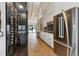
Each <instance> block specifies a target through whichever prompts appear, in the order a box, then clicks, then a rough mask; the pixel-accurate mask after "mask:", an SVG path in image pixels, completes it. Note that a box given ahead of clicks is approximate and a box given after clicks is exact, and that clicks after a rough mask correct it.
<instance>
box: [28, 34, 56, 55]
mask: <svg viewBox="0 0 79 59" xmlns="http://www.w3.org/2000/svg"><path fill="white" fill-rule="evenodd" d="M28 55H29V56H56V54H55V53H54V51H53V49H52V48H50V47H49V46H48V45H46V44H45V43H44V42H43V41H42V40H41V39H40V38H37V37H36V33H29V37H28Z"/></svg>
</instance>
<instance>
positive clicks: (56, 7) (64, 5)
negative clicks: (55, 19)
mask: <svg viewBox="0 0 79 59" xmlns="http://www.w3.org/2000/svg"><path fill="white" fill-rule="evenodd" d="M73 7H79V2H54V3H53V5H52V8H53V12H54V13H53V15H56V14H58V13H60V12H62V10H68V9H70V8H73Z"/></svg>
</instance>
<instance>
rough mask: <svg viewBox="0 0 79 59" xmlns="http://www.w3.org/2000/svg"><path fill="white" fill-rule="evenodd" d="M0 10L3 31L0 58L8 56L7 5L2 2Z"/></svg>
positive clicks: (0, 40)
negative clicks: (6, 34) (6, 33)
mask: <svg viewBox="0 0 79 59" xmlns="http://www.w3.org/2000/svg"><path fill="white" fill-rule="evenodd" d="M0 10H1V20H2V23H1V25H2V26H1V31H3V37H0V56H5V55H6V39H5V37H6V36H5V23H6V22H5V3H4V2H0Z"/></svg>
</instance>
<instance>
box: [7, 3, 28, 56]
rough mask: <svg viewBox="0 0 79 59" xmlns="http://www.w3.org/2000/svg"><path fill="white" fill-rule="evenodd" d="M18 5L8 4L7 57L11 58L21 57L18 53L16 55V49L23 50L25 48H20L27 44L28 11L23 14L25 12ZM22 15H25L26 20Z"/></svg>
mask: <svg viewBox="0 0 79 59" xmlns="http://www.w3.org/2000/svg"><path fill="white" fill-rule="evenodd" d="M17 4H18V3H6V41H7V42H6V46H7V48H6V55H11V56H13V55H16V54H18V55H19V53H18V52H17V53H16V49H17V50H18V49H20V50H23V49H22V48H24V47H21V48H20V47H19V46H24V45H26V44H27V41H26V40H27V32H26V31H27V28H26V27H27V19H26V18H27V17H26V11H25V12H24V13H23V11H24V10H20V9H18V8H17V6H16V5H17ZM20 4H21V3H20ZM22 4H24V3H22ZM24 5H25V4H24ZM22 15H24V16H23V17H24V18H22ZM18 47H19V48H18ZM20 50H19V51H20Z"/></svg>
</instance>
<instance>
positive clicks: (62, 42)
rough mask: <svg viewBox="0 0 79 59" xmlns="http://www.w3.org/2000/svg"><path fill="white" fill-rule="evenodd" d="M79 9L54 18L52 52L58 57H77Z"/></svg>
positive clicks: (76, 8)
mask: <svg viewBox="0 0 79 59" xmlns="http://www.w3.org/2000/svg"><path fill="white" fill-rule="evenodd" d="M78 16H79V8H78V7H74V8H71V9H69V10H66V11H63V12H62V13H60V14H58V15H56V16H54V21H53V30H54V51H55V53H56V54H57V55H59V56H71V55H78V38H79V37H78V34H79V31H78V30H79V26H78V24H79V17H78Z"/></svg>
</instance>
